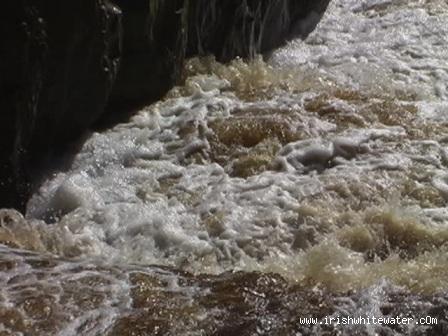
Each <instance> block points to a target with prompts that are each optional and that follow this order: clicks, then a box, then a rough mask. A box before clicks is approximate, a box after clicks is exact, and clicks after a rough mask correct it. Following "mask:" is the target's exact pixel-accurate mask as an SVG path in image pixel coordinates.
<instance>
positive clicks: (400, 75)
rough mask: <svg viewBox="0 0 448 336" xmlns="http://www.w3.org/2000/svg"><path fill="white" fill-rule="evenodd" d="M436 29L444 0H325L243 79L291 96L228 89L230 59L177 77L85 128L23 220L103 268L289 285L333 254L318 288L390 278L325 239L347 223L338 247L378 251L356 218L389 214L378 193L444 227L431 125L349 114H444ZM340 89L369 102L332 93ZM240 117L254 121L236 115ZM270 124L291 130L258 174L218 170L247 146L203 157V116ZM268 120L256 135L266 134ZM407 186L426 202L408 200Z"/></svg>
mask: <svg viewBox="0 0 448 336" xmlns="http://www.w3.org/2000/svg"><path fill="white" fill-rule="evenodd" d="M447 30H448V15H447V6H446V4H444V3H443V2H437V1H434V2H431V3H423V2H419V1H411V2H410V3H408V2H406V3H405V2H402V1H373V0H369V1H361V2H360V1H354V0H338V1H333V2H332V4H331V5H330V8H329V10H328V12H327V14H326V15H325V17H324V19H323V20H322V22H321V23H320V24H319V26H318V29H317V30H316V31H315V32H314V33H313V34H311V35H310V37H309V38H308V39H307V40H306V41H303V42H302V41H295V42H293V43H291V44H290V45H288V46H287V47H285V48H284V49H282V50H280V51H278V52H276V53H275V54H274V56H273V57H272V59H271V61H270V65H268V64H264V65H263V67H265V68H263V70H262V71H261V72H262V73H263V76H265V77H263V76H261V77H262V78H264V80H258V82H257V85H259V86H260V87H262V88H263V90H264V89H266V88H268V87H269V78H273V77H269V76H267V75H266V74H267V73H273V74H278V76H279V78H280V77H281V76H284V74H285V73H287V74H288V75H287V76H285V78H287V79H288V80H289V81H291V80H292V81H293V82H295V83H296V84H297V85H295V86H294V85H293V88H292V89H291V90H288V89H285V88H283V89H278V91H277V89H276V91H275V92H274V93H273V94H272V92H271V95H262V94H260V96H259V98H258V99H253V98H251V99H245V98H244V97H243V96H242V95H241V94H240V93H239V92H238V89H237V88H236V87H235V86H234V82H232V80H231V79H232V78H233V79H235V78H238V83H239V85H240V86H241V83H244V81H245V80H246V81H247V82H249V81H250V79H251V78H252V77H250V76H249V74H248V73H249V71H248V70H247V68H245V69H244V71H245V72H244V71H241V73H239V72H238V68H237V67H233V68H232V65H229V66H228V68H229V73H231V74H230V75H228V77H229V78H230V79H229V78H225V77H226V75H225V74H224V75H223V71H221V72H220V73H219V74H218V75H217V74H202V75H197V76H194V77H191V78H189V79H188V80H187V82H186V84H185V86H184V87H183V88H182V89H181V90H180V89H176V90H178V91H176V90H174V91H173V92H177V93H173V94H171V95H169V96H168V97H167V98H166V99H165V100H164V101H161V102H158V103H156V104H153V105H151V106H148V107H146V108H144V109H143V110H141V111H140V112H139V113H138V114H137V115H135V116H134V117H133V118H132V119H131V120H130V121H129V122H128V123H125V124H121V125H118V126H116V127H114V128H113V129H111V130H109V131H106V132H103V133H101V134H99V133H95V134H92V136H91V138H90V139H89V140H88V141H87V142H86V143H85V144H84V146H83V148H82V149H81V151H80V152H79V153H78V154H77V156H76V157H75V159H74V161H73V165H72V167H71V168H70V169H69V170H68V171H65V172H60V173H58V174H57V175H56V176H54V177H52V178H51V179H49V180H48V181H46V182H45V183H44V184H43V185H42V186H41V188H40V190H39V191H38V192H37V193H36V194H35V195H34V196H33V197H32V199H31V200H30V202H29V204H28V210H27V218H29V219H30V222H31V224H30V225H32V226H33V227H35V228H37V229H36V230H37V231H38V232H39V234H40V240H41V243H42V246H45V247H46V248H47V250H49V251H51V252H53V253H57V254H60V255H64V256H77V257H87V258H93V257H95V258H99V259H100V260H107V261H108V262H112V263H114V262H123V263H144V264H148V263H151V264H164V265H173V266H176V267H178V268H181V269H186V270H190V271H193V272H196V273H200V272H211V273H216V272H222V271H225V270H229V269H232V270H234V269H237V270H238V269H242V270H254V269H255V270H274V271H279V272H281V273H282V274H284V275H287V276H288V277H289V278H293V279H295V280H297V281H299V280H302V279H304V278H307V277H308V278H310V277H311V275H312V274H314V273H315V271H314V269H315V268H316V267H317V266H313V267H311V268H309V269H308V270H307V269H306V266H305V265H307V263H308V264H309V262H310V260H317V259H316V258H314V257H313V256H316V255H317V256H325V255H326V256H328V257H329V258H333V261H331V260H330V261H328V262H327V261H325V262H324V265H323V266H322V267H326V265H327V266H328V265H329V266H328V269H329V271H328V274H327V276H325V274H326V273H325V272H323V273H325V274H324V275H323V276H322V277H321V279H320V280H318V281H320V282H322V283H326V284H327V285H329V287H330V288H332V289H335V290H337V289H338V288H337V287H338V286H341V288H343V289H347V287H346V286H345V285H344V283H343V282H344V281H336V280H335V281H334V283H332V282H331V281H333V280H331V281H330V280H329V279H330V278H331V276H332V275H334V274H339V275H340V276H341V279H346V281H345V282H346V283H349V284H351V285H353V284H354V286H355V287H356V285H357V284H362V286H364V285H366V284H367V285H370V284H371V283H372V281H375V280H378V279H379V278H381V276H382V275H381V274H383V273H384V274H387V276H390V273H388V269H389V268H388V267H389V266H388V265H389V264H387V263H393V262H394V261H387V263H386V264H384V265H385V266H384V267H383V266H380V264H381V262H379V264H378V265H376V266H375V267H376V268H375V269H376V270H377V271H378V274H377V276H373V275H371V274H370V273H368V268H369V267H368V266H366V265H367V264H366V262H365V260H364V255H363V252H365V251H356V249H355V250H351V249H350V248H348V247H346V246H341V245H340V244H342V243H341V241H340V240H341V239H340V238H339V236H338V235H339V234H340V232H341V230H342V231H343V232H345V231H344V230H345V229H346V228H345V225H347V226H350V225H353V226H354V227H355V228H361V229H359V232H358V231H356V232H358V233H359V235H360V236H359V237H358V233H356V234H355V233H353V232H354V231H353V232H352V231H350V232H349V233H347V235H349V236H350V237H352V238H350V239H351V240H350V239H349V241H350V244H354V245H356V241H358V240H359V239H361V240H362V239H364V240H363V242H364V243H365V244H367V245H369V244H371V245H372V246H373V245H375V244H377V242H375V243H374V242H373V241H374V238H372V237H370V236H369V234H371V233H369V232H370V231H369V230H371V228H370V226H368V227H364V226H365V225H366V224H365V222H364V221H365V218H367V217H369V215H368V213H369V211H370V210H369V209H380V210H378V211H379V212H381V211H382V210H381V209H383V210H384V209H388V207H389V206H390V203H391V200H392V199H398V200H399V201H397V202H396V204H395V203H394V206H396V208H399V209H404V210H403V211H404V212H406V211H408V212H409V213H412V214H416V217H418V218H420V217H421V218H424V219H425V220H426V219H427V220H428V222H429V223H431V222H432V221H435V219H434V218H437V227H438V228H439V229H443V230H447V225H448V221H447V216H446V214H444V212H443V211H442V210H441V209H443V207H442V206H441V204H437V205H436V204H433V203H434V202H440V200H439V199H438V198H437V197H439V196H440V195H439V196H437V191H434V189H431V188H435V189H436V190H438V192H439V193H440V194H441V195H442V196H443V197H445V198H446V197H448V196H446V194H447V193H448V186H447V185H448V183H447V181H446V176H444V175H443V173H442V171H443V169H444V168H445V167H446V163H447V162H448V161H447V160H446V157H444V155H443V153H445V152H446V151H447V150H448V149H447V148H446V141H445V140H444V134H443V130H442V131H437V134H436V135H435V136H434V137H432V136H429V137H427V138H425V139H415V136H414V135H413V134H414V133H416V132H417V131H418V130H419V129H418V127H415V126H412V127H411V125H408V124H403V123H402V124H400V122H397V123H395V124H393V123H392V124H388V122H387V120H388V119H387V117H388V113H387V111H388V110H387V109H388V108H389V107H388V105H385V106H386V107H385V108H384V109H385V111H383V116H382V118H383V119H385V120H386V121H384V122H382V119H378V120H373V119H372V120H370V119H369V118H370V117H371V116H370V115H369V114H368V113H367V114H363V113H361V112H362V109H363V108H367V107H368V106H369V104H375V103H377V102H378V101H382V99H383V100H384V101H386V100H390V101H393V102H394V104H395V105H390V106H392V107H390V109H391V110H390V113H389V114H390V116H392V117H393V118H396V119H397V120H399V117H400V116H397V115H396V114H397V113H401V112H397V111H395V110H393V108H395V109H399V108H401V107H402V106H407V105H406V104H412V106H415V108H416V110H417V113H416V114H415V115H413V116H412V118H410V117H409V119H408V120H411V121H412V122H414V120H419V122H421V123H422V125H423V124H425V123H427V122H436V121H445V117H446V116H444V111H445V110H446V108H447V106H448V105H447V94H448V91H447V86H446V85H447V84H446V83H448V67H447V65H446V59H448V57H447V56H448V55H447V49H446V45H447V43H446V42H447V41H446V36H448V35H447V33H448V32H447ZM272 67H273V68H272ZM256 69H258V70H260V69H259V67H258V68H256ZM224 71H225V70H224ZM269 71H271V72H269ZM238 76H239V77H238ZM244 76H246V77H244ZM278 82H279V83H280V82H281V80H280V79H279V80H278ZM307 83H308V84H309V85H308V84H307ZM313 83H318V84H316V86H313V85H314V84H313ZM294 88H295V89H294ZM297 88H301V89H297ZM338 88H343V89H346V90H352V91H354V92H360V93H361V94H362V95H364V97H367V98H356V99H358V101H357V102H353V101H352V100H350V98H347V99H346V98H341V97H338V96H333V93H334V92H335V90H337V89H338ZM179 92H182V94H180V93H179ZM322 93H325V94H328V96H329V98H328V99H327V103H328V104H327V105H326V106H325V108H322V106H320V105H319V106H320V107H319V106H318V107H317V108H315V109H311V108H307V106H308V105H307V104H308V103H309V102H310V101H319V99H320V98H319V97H320V96H321V95H322ZM254 94H255V95H256V90H255V93H254ZM353 99H355V98H353ZM318 104H320V103H318ZM366 106H367V107H366ZM253 111H258V112H257V113H259V114H258V115H256V114H254V112H253ZM285 111H286V112H285ZM250 113H252V114H254V115H253V118H254V119H252V121H253V122H252V121H250V120H249V122H248V121H247V120H245V119H244V118H245V116H246V115H248V114H250ZM282 113H283V114H282ZM403 113H404V112H403ZM409 113H411V112H409ZM373 114H374V113H373V112H372V113H371V115H372V116H373ZM274 115H276V116H275V118H278V115H281V117H280V118H285V119H284V120H288V121H287V122H288V127H286V128H285V129H286V130H287V132H291V133H292V134H301V135H300V136H299V137H298V138H297V139H293V140H291V141H288V143H282V144H278V143H279V141H280V140H279V139H277V140H278V141H277V140H276V141H277V145H278V149H276V150H275V153H274V155H271V156H266V157H264V158H263V160H265V161H266V164H265V165H266V167H265V169H260V171H256V172H254V173H251V174H249V176H238V175H237V174H235V173H234V169H233V168H232V169H233V170H232V169H230V168H229V163H230V162H233V161H232V160H237V159H239V158H241V157H244V155H252V154H250V153H252V152H251V150H252V148H249V147H251V146H239V147H237V148H236V149H235V152H232V153H230V154H229V153H224V154H222V155H223V157H224V159H223V160H221V161H220V160H217V159H214V155H215V154H216V153H213V151H214V150H215V151H216V150H217V149H216V147H214V146H216V144H214V143H213V141H212V140H211V139H212V138H213V136H214V135H216V133H217V130H216V128H214V127H213V126H212V124H213V123H217V124H218V125H219V124H220V123H223V122H224V121H226V120H231V123H238V122H240V123H243V122H248V124H247V125H246V126H245V127H249V128H247V129H249V130H251V129H252V130H254V129H255V128H254V127H255V126H253V125H254V124H255V125H256V123H257V122H258V120H260V119H262V118H265V119H263V120H266V118H274V117H273V116H274ZM266 116H268V117H266ZM331 116H334V118H333V119H332V118H330V117H331ZM238 118H239V119H238ZM275 118H274V119H275ZM338 118H346V119H347V120H349V121H350V122H351V124H350V122H346V123H342V122H341V121H340V120H339V119H338ZM372 118H373V117H372ZM274 119H273V120H274ZM341 120H342V119H341ZM394 120H395V119H394ZM223 125H225V124H223ZM276 125H278V124H276ZM225 127H230V126H225ZM225 127H224V128H225ZM250 127H252V128H250ZM269 127H270V126H269ZM269 127H268V128H267V129H266V132H272V128H271V129H269ZM242 129H243V131H238V130H236V131H235V130H234V132H235V133H234V134H233V135H231V136H230V137H229V138H226V139H225V141H227V142H230V143H232V141H240V140H238V139H239V138H242V137H243V138H244V136H245V135H246V134H245V133H247V132H250V131H247V129H246V130H245V129H244V128H242ZM221 131H222V132H223V133H225V132H226V131H228V129H226V128H225V129H224V130H221ZM229 132H230V131H229ZM238 132H240V133H238ZM253 132H255V131H253ZM284 132H286V131H283V133H284ZM230 134H232V133H230ZM272 137H273V138H275V137H274V136H271V138H272ZM279 137H280V136H279ZM271 140H272V139H271ZM220 141H221V144H220V145H223V144H222V143H223V142H225V141H224V140H222V139H221V140H220ZM263 141H267V140H266V139H264V140H263ZM263 141H260V143H264V142H263ZM277 145H276V146H277ZM226 146H227V144H226ZM256 146H258V144H257V145H256ZM256 146H255V147H256ZM252 147H254V146H252ZM219 148H220V147H219ZM219 148H218V149H219ZM248 153H249V154H248ZM216 155H217V154H216ZM226 155H227V156H226ZM254 157H257V156H256V155H255V156H254ZM232 167H233V166H232ZM408 180H409V181H410V182H409V181H408ZM404 181H408V182H404ZM405 183H409V184H410V185H411V186H409V187H406V188H408V189H409V190H408V189H406V190H407V191H406V192H408V194H401V195H400V192H403V190H404V189H405V187H403V188H402V187H401V185H403V184H405ZM400 190H401V191H400ZM417 192H420V193H427V195H426V194H424V195H423V196H418V197H420V198H418V197H417V198H418V199H417V198H416V197H414V194H415V193H417ZM419 195H420V194H419ZM433 199H435V200H436V201H434V202H433ZM425 202H426V203H425ZM431 202H432V203H431ZM411 208H412V209H417V210H416V211H414V210H412V211H411V210H409V209H411ZM385 212H387V211H386V210H385ZM344 214H345V216H346V217H344ZM375 218H376V217H375ZM425 220H422V221H423V222H424V224H422V225H423V226H424V225H426V224H425V223H426V222H425ZM43 221H47V222H53V224H50V225H46V224H45V223H44V222H43ZM406 223H407V222H406ZM369 225H370V224H369ZM397 225H398V224H397ZM406 225H407V224H406ZM398 227H400V228H401V226H399V225H398ZM404 227H407V226H404ZM430 229H431V226H428V230H430ZM353 230H355V229H353ZM356 230H357V229H356ZM397 230H398V229H397ZM403 230H406V229H403ZM386 231H387V230H386ZM338 232H339V233H338ZM347 232H348V231H347ZM419 232H420V231H419ZM431 232H432V231H431ZM345 234H346V233H344V234H343V236H344V237H345ZM352 234H353V235H352ZM353 237H355V238H356V239H355V238H353ZM369 237H370V238H372V239H373V240H372V239H370V238H369ZM425 237H426V236H425ZM431 237H433V236H431ZM357 239H358V240H357ZM422 239H423V238H422ZM434 239H435V238H434ZM328 241H331V242H332V243H331V244H330V243H327V242H328ZM361 245H362V244H361ZM379 245H380V243H378V246H379ZM369 246H370V245H369ZM375 246H376V245H375ZM378 248H379V247H378ZM434 253H436V252H434ZM319 258H320V257H319ZM319 258H318V259H319ZM422 260H423V259H422ZM425 260H426V259H425ZM315 262H316V263H317V261H315ZM406 262H407V261H403V263H404V264H406ZM422 263H423V261H422ZM317 264H319V263H317ZM319 265H320V264H319ZM381 267H383V268H381ZM409 267H410V266H409ZM381 272H383V273H381ZM344 274H345V275H344ZM369 274H370V275H369ZM350 277H351V279H352V280H350V281H351V283H350V281H349V280H347V279H349V278H350ZM361 277H364V278H366V279H374V280H372V281H370V280H366V281H361V280H360V278H361ZM391 277H392V276H391ZM392 278H394V277H392ZM397 278H399V277H395V279H397ZM400 279H401V278H400ZM400 281H401V280H400ZM348 287H349V288H350V285H349V286H348Z"/></svg>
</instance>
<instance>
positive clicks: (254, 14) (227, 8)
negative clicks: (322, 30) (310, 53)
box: [188, 0, 330, 62]
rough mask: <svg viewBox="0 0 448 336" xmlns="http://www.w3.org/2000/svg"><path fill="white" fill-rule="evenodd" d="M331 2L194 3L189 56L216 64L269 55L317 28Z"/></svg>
mask: <svg viewBox="0 0 448 336" xmlns="http://www.w3.org/2000/svg"><path fill="white" fill-rule="evenodd" d="M329 2H330V0H319V1H312V0H300V1H299V0H273V1H271V0H261V1H260V0H243V1H241V0H228V1H219V0H197V1H191V2H190V7H189V40H188V55H195V54H214V55H215V56H216V58H217V59H218V60H219V61H224V62H226V61H229V60H231V59H233V58H235V57H236V56H240V57H250V56H254V55H255V54H257V53H268V52H270V51H272V50H273V49H275V48H278V47H280V46H282V45H283V44H285V43H286V41H288V40H290V39H293V38H298V37H300V38H305V37H307V36H308V34H309V33H310V32H311V31H312V30H313V29H314V28H315V27H316V25H317V23H318V22H319V20H320V18H321V17H322V15H323V13H324V12H325V10H326V8H327V6H328V4H329Z"/></svg>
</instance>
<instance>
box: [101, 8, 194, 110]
mask: <svg viewBox="0 0 448 336" xmlns="http://www.w3.org/2000/svg"><path fill="white" fill-rule="evenodd" d="M114 3H115V4H116V5H117V6H118V7H120V8H121V10H122V12H123V32H124V34H123V54H122V62H121V69H120V72H119V74H118V78H117V81H116V83H115V86H114V90H113V92H112V95H111V97H110V101H109V107H108V109H109V110H110V111H111V113H116V111H117V110H123V109H125V110H126V109H129V107H133V106H135V105H140V104H145V103H150V102H153V101H154V100H156V99H159V98H160V97H161V96H162V95H164V94H165V93H166V92H167V91H168V90H169V89H170V88H171V87H172V86H173V85H174V84H175V83H176V81H177V80H178V78H179V76H180V72H181V70H182V64H183V60H184V54H185V44H186V38H187V36H186V32H185V30H184V29H183V28H182V26H183V25H185V22H184V14H183V7H184V3H185V1H184V0H173V1H160V0H154V1H148V0H134V1H127V0H115V1H114Z"/></svg>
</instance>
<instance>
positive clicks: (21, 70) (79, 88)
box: [0, 0, 121, 208]
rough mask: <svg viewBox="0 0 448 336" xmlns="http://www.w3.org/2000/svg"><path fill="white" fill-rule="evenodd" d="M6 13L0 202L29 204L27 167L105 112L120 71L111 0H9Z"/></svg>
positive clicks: (0, 51)
mask: <svg viewBox="0 0 448 336" xmlns="http://www.w3.org/2000/svg"><path fill="white" fill-rule="evenodd" d="M1 13H2V14H1V17H0V35H1V36H2V42H1V47H0V59H1V62H0V108H1V109H2V112H1V115H0V144H1V147H0V174H1V175H0V205H1V206H2V207H17V208H23V207H24V203H25V201H26V198H27V196H28V195H27V194H28V192H29V187H28V177H29V176H30V174H31V173H30V171H29V168H30V167H33V166H34V165H35V164H36V163H37V162H39V160H40V157H41V156H43V155H45V154H47V153H48V152H49V151H50V149H51V148H54V147H55V146H58V145H59V144H63V143H66V142H67V141H69V140H72V139H74V138H76V137H77V136H79V135H80V134H82V132H84V131H85V130H86V129H87V128H88V127H89V126H90V125H91V124H92V122H93V121H95V120H96V119H97V118H98V116H99V115H100V114H101V113H102V112H103V110H104V106H105V104H106V101H107V98H108V95H109V92H110V90H111V88H112V84H113V82H114V80H115V76H116V73H117V71H118V65H119V64H118V61H119V55H120V48H119V42H120V27H121V24H120V16H121V14H120V11H119V9H118V8H116V7H115V6H113V5H111V4H110V3H109V2H108V0H95V1H92V0H77V1H54V0H29V1H25V0H22V1H6V3H5V4H2V12H1Z"/></svg>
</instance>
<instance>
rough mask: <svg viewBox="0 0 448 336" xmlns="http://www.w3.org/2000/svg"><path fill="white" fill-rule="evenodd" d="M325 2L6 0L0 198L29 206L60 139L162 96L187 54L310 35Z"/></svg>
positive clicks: (221, 55) (223, 52) (0, 69)
mask: <svg viewBox="0 0 448 336" xmlns="http://www.w3.org/2000/svg"><path fill="white" fill-rule="evenodd" d="M112 3H113V4H112ZM328 3H329V0H322V1H317V2H312V1H306V0H302V1H292V0H262V1H255V0H245V1H242V2H240V1H234V0H229V1H202V0H198V1H185V0H173V1H162V0H153V1H145V0H137V1H132V2H129V1H122V0H115V1H113V2H110V1H109V0H95V1H90V0H89V1H88V0H82V1H75V2H69V3H65V2H64V4H62V3H60V2H57V1H54V0H29V1H25V0H23V1H12V0H8V1H7V2H6V3H5V4H4V5H3V9H2V13H1V18H0V19H1V20H0V34H1V36H2V44H1V47H0V58H1V60H2V62H1V64H0V108H1V110H2V113H1V116H0V122H1V123H0V143H1V148H0V207H15V208H18V209H20V210H23V209H24V207H25V204H26V201H27V199H28V197H29V193H30V191H31V186H30V183H31V182H32V181H33V179H34V178H33V177H32V176H33V175H34V172H33V171H32V169H31V168H33V170H34V167H35V166H39V165H41V164H42V162H44V158H45V157H46V156H48V155H49V154H51V153H52V152H54V151H55V149H57V148H64V146H65V145H67V144H68V143H69V142H70V141H73V140H76V139H77V138H79V137H80V136H81V135H82V134H83V133H84V132H86V131H87V130H89V128H90V127H91V126H92V125H93V124H94V123H96V122H99V123H98V125H101V126H104V125H106V126H108V125H111V124H113V123H114V122H117V121H118V120H122V118H123V112H125V113H124V114H125V116H126V114H129V113H131V112H132V111H133V110H135V109H136V108H138V107H140V106H142V105H143V104H148V103H151V102H153V101H155V100H157V99H159V98H161V97H162V96H163V95H164V94H165V93H166V92H167V91H168V90H169V89H170V88H171V87H172V86H173V85H174V84H175V83H176V81H178V80H179V78H180V74H181V70H182V66H183V60H184V57H185V55H188V56H193V55H196V54H201V55H202V54H214V55H215V56H216V57H217V59H218V60H220V61H229V60H231V59H232V58H235V57H237V56H240V57H251V56H254V55H255V54H257V53H266V52H269V51H271V50H273V49H274V48H277V47H279V46H281V45H282V44H284V43H285V42H286V41H287V40H288V39H292V38H295V37H302V38H304V37H306V36H307V35H308V33H309V32H311V30H312V29H314V27H315V26H316V24H317V22H318V21H319V19H320V17H321V16H322V14H323V12H324V11H325V9H326V7H327V5H328ZM106 105H107V106H108V107H107V108H105V107H106ZM120 118H121V119H120Z"/></svg>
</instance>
